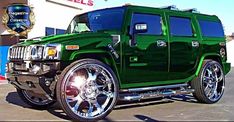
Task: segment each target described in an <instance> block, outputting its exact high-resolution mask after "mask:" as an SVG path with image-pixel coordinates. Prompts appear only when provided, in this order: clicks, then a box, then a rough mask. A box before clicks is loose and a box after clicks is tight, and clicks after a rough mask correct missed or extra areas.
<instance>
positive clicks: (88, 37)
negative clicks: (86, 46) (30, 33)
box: [19, 32, 112, 46]
mask: <svg viewBox="0 0 234 122" xmlns="http://www.w3.org/2000/svg"><path fill="white" fill-rule="evenodd" d="M111 38H112V37H111V35H110V34H108V33H103V32H102V33H100V32H97V33H94V32H92V33H81V34H77V33H73V34H63V35H53V36H46V37H39V38H34V39H28V40H26V41H24V42H21V43H19V45H25V46H27V45H34V44H80V43H93V42H97V41H103V40H109V39H111Z"/></svg>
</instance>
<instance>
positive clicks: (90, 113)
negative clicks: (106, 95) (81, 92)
mask: <svg viewBox="0 0 234 122" xmlns="http://www.w3.org/2000/svg"><path fill="white" fill-rule="evenodd" d="M92 113H93V106H92V104H91V103H89V110H88V116H89V117H91V116H92Z"/></svg>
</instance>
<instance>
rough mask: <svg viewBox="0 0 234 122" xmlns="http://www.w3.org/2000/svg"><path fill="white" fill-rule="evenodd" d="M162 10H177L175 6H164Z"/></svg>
mask: <svg viewBox="0 0 234 122" xmlns="http://www.w3.org/2000/svg"><path fill="white" fill-rule="evenodd" d="M162 9H169V10H175V11H178V10H179V9H178V8H177V7H176V6H175V5H171V6H165V7H162Z"/></svg>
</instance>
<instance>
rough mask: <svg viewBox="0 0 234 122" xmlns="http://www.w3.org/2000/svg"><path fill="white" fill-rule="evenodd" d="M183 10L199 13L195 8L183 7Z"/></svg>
mask: <svg viewBox="0 0 234 122" xmlns="http://www.w3.org/2000/svg"><path fill="white" fill-rule="evenodd" d="M183 11H184V12H191V13H200V12H199V11H198V10H197V9H196V8H191V9H185V10H183Z"/></svg>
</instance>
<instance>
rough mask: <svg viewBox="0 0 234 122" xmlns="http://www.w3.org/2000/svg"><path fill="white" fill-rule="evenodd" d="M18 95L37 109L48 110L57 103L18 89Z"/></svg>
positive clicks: (43, 96)
mask: <svg viewBox="0 0 234 122" xmlns="http://www.w3.org/2000/svg"><path fill="white" fill-rule="evenodd" d="M17 93H18V94H19V97H20V98H21V99H22V100H23V101H24V102H25V103H26V104H28V105H30V106H31V107H33V108H35V109H46V108H48V107H50V106H52V105H53V104H54V103H55V101H54V100H50V99H48V98H47V97H46V96H45V95H42V94H37V93H34V92H33V91H29V90H22V89H17Z"/></svg>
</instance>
